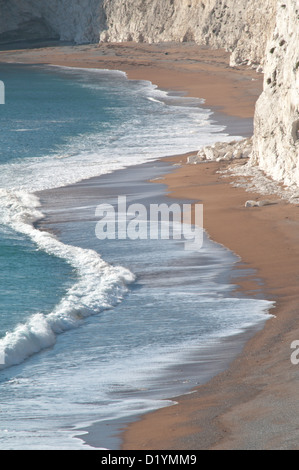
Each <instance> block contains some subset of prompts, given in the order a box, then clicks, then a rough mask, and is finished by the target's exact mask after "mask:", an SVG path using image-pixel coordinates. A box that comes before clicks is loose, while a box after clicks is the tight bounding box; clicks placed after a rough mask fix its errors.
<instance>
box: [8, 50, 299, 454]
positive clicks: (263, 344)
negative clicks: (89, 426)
mask: <svg viewBox="0 0 299 470" xmlns="http://www.w3.org/2000/svg"><path fill="white" fill-rule="evenodd" d="M111 46H112V47H111ZM105 47H106V49H107V50H109V49H111V50H112V49H113V45H110V47H109V45H106V46H105ZM117 47H120V48H121V49H123V48H128V47H129V46H128V45H123V46H119V45H118V46H117ZM164 47H166V45H163V47H162V46H160V48H159V46H156V45H152V46H149V45H142V46H141V45H137V46H136V49H137V50H138V49H141V51H142V53H141V52H139V54H141V58H140V61H139V63H138V60H137V57H136V56H134V58H133V59H134V61H135V71H134V70H133V68H134V67H133V66H132V63H131V64H129V65H130V66H128V62H127V64H126V63H125V62H126V61H125V60H124V62H123V63H122V60H120V59H119V58H118V59H117V60H118V62H117V60H115V61H114V60H110V62H109V60H106V62H105V56H104V58H103V57H102V56H101V57H102V59H101V60H99V58H98V57H97V58H96V59H95V58H94V57H93V58H89V61H90V62H88V61H87V58H84V60H83V59H82V57H81V62H80V64H81V66H82V67H83V66H84V67H88V66H92V65H91V64H93V67H98V68H102V67H101V64H103V63H106V65H107V66H106V68H108V65H109V63H110V66H111V65H113V64H114V65H115V64H116V63H117V64H118V65H119V66H121V65H123V67H122V70H124V71H126V72H127V73H128V77H129V78H133V79H143V80H144V79H146V80H150V81H152V82H153V83H156V84H157V85H158V86H159V88H162V89H163V88H164V89H165V88H167V89H173V90H180V91H182V90H183V89H185V90H187V91H188V95H189V96H194V97H202V96H204V98H205V106H207V107H209V108H213V105H212V103H213V102H216V101H217V99H218V100H219V101H218V106H217V103H216V112H218V111H219V110H220V112H221V113H224V114H226V115H231V116H235V117H243V118H247V119H250V118H251V117H252V115H253V110H254V104H255V101H256V99H257V97H258V94H259V93H256V95H254V93H246V92H245V90H246V89H248V87H249V85H251V86H252V85H254V86H255V87H256V88H255V89H256V91H258V86H257V84H256V83H255V82H254V83H253V81H252V80H255V78H253V77H254V76H256V72H253V71H248V70H247V69H244V70H241V71H239V69H238V70H237V71H236V70H234V69H230V68H229V67H228V66H227V63H225V65H223V62H222V61H223V56H222V55H221V51H220V52H219V51H208V50H203V52H202V54H203V55H205V59H204V60H203V63H202V64H201V66H202V69H204V70H202V71H201V72H199V71H198V70H196V65H195V64H194V63H193V62H192V67H191V65H190V64H189V63H188V64H186V63H185V62H184V64H183V65H184V68H185V70H184V72H183V71H182V70H177V69H176V67H178V64H175V65H173V64H172V65H171V66H170V64H169V62H168V60H169V59H167V62H168V63H167V66H166V65H165V64H164V69H163V70H162V73H161V74H160V76H159V77H158V75H157V69H158V68H159V67H161V68H162V66H161V62H162V59H161V60H160V59H157V61H156V63H155V64H154V66H153V67H152V70H151V73H150V72H149V69H150V66H149V64H148V63H147V64H144V61H145V59H144V54H148V50H149V49H150V48H151V49H154V50H158V52H157V54H162V53H161V50H163V48H164ZM196 47H197V49H198V50H199V48H198V46H192V47H191V46H190V48H191V49H192V53H194V51H195V49H194V48H196ZM130 48H131V49H133V46H132V45H130ZM167 48H168V49H169V46H168V45H167ZM174 48H175V50H176V52H173V54H177V55H178V56H179V55H180V54H182V53H181V52H178V50H179V49H180V46H179V45H175V46H174ZM53 49H55V48H53ZM87 49H88V48H87ZM77 50H78V49H77ZM91 50H92V51H94V50H95V47H94V46H92V47H91ZM80 51H81V52H82V51H85V52H84V54H85V55H86V56H87V54H86V47H83V46H82V47H81V49H80ZM102 51H103V50H102ZM60 52H61V51H60ZM114 52H115V49H114ZM185 52H186V49H184V54H182V55H183V59H182V60H183V61H184V60H185V59H184V57H185ZM32 54H33V55H32ZM38 54H39V58H38ZM38 54H37V53H34V51H29V52H28V51H25V54H23V56H22V53H20V52H17V53H16V54H15V60H18V59H20V56H22V57H23V58H24V55H25V56H26V57H25V59H26V60H28V62H27V63H31V64H32V63H42V62H41V61H42V60H44V63H50V61H51V60H52V61H54V62H56V65H60V64H59V63H58V62H57V60H58V61H62V60H64V63H63V65H69V66H79V65H78V64H79V61H80V54H79V53H78V56H79V57H75V56H73V57H70V58H69V62H68V63H66V61H67V60H66V59H67V58H66V57H65V56H64V58H63V57H62V56H61V57H60V58H59V57H57V50H56V53H53V51H52V58H51V51H50V54H49V51H47V54H46V55H47V61H45V57H44V56H43V51H41V50H39V51H38ZM63 54H66V53H65V52H64V53H63ZM209 54H210V56H213V57H214V56H215V57H217V60H218V62H217V60H216V62H217V65H215V64H212V65H211V64H210V63H208V64H207V63H206V62H205V60H207V57H208V55H209ZM225 54H227V53H225ZM10 55H11V51H10ZM58 55H59V54H58ZM171 55H172V54H171ZM227 56H228V54H227ZM167 57H168V56H167ZM3 58H4V61H7V60H5V53H4V54H3V53H0V60H2V59H3ZM106 59H107V57H106ZM125 59H126V60H127V57H125ZM133 59H132V58H131V61H133ZM164 59H165V57H164ZM26 60H25V63H26ZM147 60H148V61H149V59H147ZM176 60H178V59H176ZM29 61H31V62H29ZM39 61H40V62H39ZM224 62H225V61H224ZM75 64H76V65H75ZM221 64H222V65H221ZM126 65H127V70H126ZM180 65H181V66H182V63H180ZM171 67H172V68H171ZM221 67H222V68H221ZM220 69H221V71H220ZM165 70H167V73H165ZM170 70H172V71H173V74H172V75H171V77H169V71H170ZM174 72H175V73H174ZM217 72H218V73H217ZM151 74H152V75H155V76H156V77H157V79H153V80H151V76H152V75H151ZM198 74H200V77H201V79H202V80H203V81H204V77H205V80H206V81H208V83H206V85H205V86H202V85H201V86H198V81H199V78H198ZM145 75H146V77H145ZM183 77H184V79H183ZM187 77H188V79H187ZM207 77H208V78H209V79H210V82H209V80H208V79H207ZM225 77H226V78H225ZM228 77H230V78H228ZM241 77H242V78H241ZM245 77H250V78H247V79H246V78H245ZM212 78H213V80H214V81H213V85H212V84H211V83H212V80H211V79H212ZM256 78H257V77H256ZM172 80H173V82H172ZM188 80H189V81H188ZM226 80H227V82H226ZM216 84H217V87H218V88H219V89H220V92H219V91H218V93H215V89H216V88H215V87H216ZM166 85H167V87H166ZM172 85H173V86H172ZM182 85H184V88H181V87H182ZM238 85H239V87H238ZM260 85H261V84H260ZM235 87H236V88H237V89H238V91H237V92H236V91H235ZM195 90H197V92H196V91H195ZM204 90H205V91H206V94H204ZM197 93H200V94H201V93H202V95H201V96H197ZM240 96H241V97H243V99H242V100H240ZM213 100H214V101H213ZM169 161H172V162H173V163H180V162H181V161H182V166H181V167H180V168H179V169H176V170H175V171H174V172H172V173H170V174H169V175H168V176H167V177H166V178H165V179H164V180H163V183H166V184H167V185H168V190H169V197H175V198H177V199H182V200H183V199H189V200H190V199H192V200H200V201H201V202H203V203H204V207H205V214H206V215H205V229H206V230H207V232H208V234H209V236H210V238H211V239H212V240H215V241H216V242H217V243H220V244H223V245H224V246H226V247H227V248H228V249H230V250H231V251H233V252H234V253H236V254H237V255H238V256H240V257H241V259H242V262H243V263H244V265H246V266H247V267H248V268H250V269H251V268H252V269H254V270H255V271H256V270H257V275H258V277H259V278H261V279H262V280H263V281H264V291H265V292H266V295H267V298H268V299H269V300H275V301H276V302H277V306H276V308H275V311H274V314H275V315H276V317H275V318H273V319H270V320H268V322H267V326H266V327H265V328H264V329H263V330H262V331H260V332H258V333H256V334H255V335H254V337H253V338H252V339H250V340H249V342H247V343H246V345H245V347H244V349H243V352H242V353H241V354H240V355H239V356H238V357H237V358H236V359H235V360H234V361H233V363H232V364H231V365H230V367H229V368H228V369H227V370H225V371H224V372H222V373H221V374H219V375H218V376H216V377H215V378H213V379H212V380H211V381H209V382H208V383H207V384H205V385H203V386H200V387H199V388H197V389H196V390H195V391H194V393H193V394H192V395H184V396H182V397H180V398H179V399H178V400H177V401H178V405H176V406H175V407H168V408H163V409H162V410H159V411H155V412H153V413H149V414H147V415H145V416H144V417H143V418H141V420H140V421H137V422H135V423H133V424H130V425H129V426H128V427H127V428H126V429H125V430H124V432H123V433H122V436H123V446H122V448H123V449H132V450H133V449H134V450H136V449H151V450H153V449H155V450H159V449H169V450H171V449H266V448H267V449H270V448H272V449H273V448H274V449H277V448H279V449H280V448H285V446H287V448H294V449H295V448H298V446H299V445H298V443H297V442H298V439H297V435H298V431H297V422H296V416H295V413H294V411H293V410H294V408H295V409H296V406H297V400H296V389H297V385H298V378H297V374H296V370H297V369H296V367H295V366H293V365H292V364H291V362H290V354H291V350H290V344H291V342H292V341H293V340H296V339H298V338H299V328H298V327H297V325H296V311H297V305H298V300H299V299H298V293H297V290H298V289H297V285H296V279H297V278H298V276H299V272H298V271H299V268H297V266H298V261H299V249H298V244H297V239H298V236H297V229H298V226H299V215H298V208H297V206H291V205H290V204H287V203H285V202H284V201H280V202H279V203H278V204H276V205H273V206H267V207H262V208H251V209H248V208H245V207H244V204H245V201H246V200H248V199H254V198H258V197H259V195H258V194H257V193H252V192H251V193H248V192H246V191H245V190H244V189H241V188H234V187H233V186H232V185H230V183H231V182H232V181H233V178H232V177H229V178H222V177H221V176H220V175H219V174H218V173H217V171H219V170H221V169H224V168H226V166H227V164H224V163H217V164H216V163H204V164H201V165H197V166H189V165H186V164H185V157H184V158H183V157H181V156H179V157H175V158H174V157H169ZM276 199H277V197H276ZM247 288H248V289H250V290H251V291H253V292H254V291H255V290H256V283H255V280H254V279H252V280H251V282H250V283H249V285H247ZM249 417H250V418H249ZM286 436H287V437H286Z"/></svg>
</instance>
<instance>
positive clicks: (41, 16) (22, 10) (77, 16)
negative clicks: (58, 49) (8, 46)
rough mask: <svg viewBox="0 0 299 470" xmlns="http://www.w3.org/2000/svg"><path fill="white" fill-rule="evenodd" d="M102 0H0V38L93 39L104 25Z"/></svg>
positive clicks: (2, 39)
mask: <svg viewBox="0 0 299 470" xmlns="http://www.w3.org/2000/svg"><path fill="white" fill-rule="evenodd" d="M102 4H103V2H102V0H51V1H47V0H22V1H20V0H0V42H2V43H3V42H9V41H20V40H21V41H23V40H25V41H26V40H31V39H60V40H62V41H74V42H77V43H85V42H86V43H87V42H97V41H98V39H99V33H100V31H102V30H103V29H104V28H105V27H106V16H105V12H104V10H103V7H102Z"/></svg>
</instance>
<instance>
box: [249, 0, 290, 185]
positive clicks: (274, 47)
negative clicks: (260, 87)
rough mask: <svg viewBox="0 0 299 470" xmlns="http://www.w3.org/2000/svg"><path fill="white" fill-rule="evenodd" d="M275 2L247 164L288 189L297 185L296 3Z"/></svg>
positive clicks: (287, 1)
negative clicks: (272, 30) (262, 84)
mask: <svg viewBox="0 0 299 470" xmlns="http://www.w3.org/2000/svg"><path fill="white" fill-rule="evenodd" d="M278 3H279V7H278V11H277V20H276V27H275V30H274V33H273V36H272V39H271V41H270V42H269V43H268V46H267V55H266V64H265V77H264V91H263V93H262V95H261V97H260V98H259V100H258V102H257V106H256V113H255V132H254V141H253V145H254V148H253V155H252V158H251V161H250V163H251V164H252V165H259V167H260V168H261V169H262V170H264V171H265V173H266V174H268V175H270V176H271V177H272V178H273V179H275V180H277V181H281V182H283V183H284V184H286V185H288V186H289V185H292V184H296V185H299V0H286V1H285V2H284V1H283V0H282V1H279V2H278Z"/></svg>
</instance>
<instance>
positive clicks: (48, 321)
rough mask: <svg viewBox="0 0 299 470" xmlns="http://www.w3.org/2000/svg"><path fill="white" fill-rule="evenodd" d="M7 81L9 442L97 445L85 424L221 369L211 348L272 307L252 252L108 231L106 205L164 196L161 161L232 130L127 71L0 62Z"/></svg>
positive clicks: (1, 245)
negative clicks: (240, 272) (251, 288)
mask: <svg viewBox="0 0 299 470" xmlns="http://www.w3.org/2000/svg"><path fill="white" fill-rule="evenodd" d="M0 79H2V80H3V81H5V84H6V95H7V99H6V103H7V104H6V105H5V107H2V108H1V133H0V163H1V167H0V169H1V172H0V202H1V206H0V222H1V240H0V256H1V267H2V272H1V280H2V282H1V287H2V289H1V294H0V295H1V297H0V298H1V312H0V357H1V354H2V357H3V364H2V366H0V367H2V369H3V370H2V372H0V394H1V404H2V410H1V411H2V412H1V425H0V428H1V429H0V436H1V441H0V442H1V443H0V447H1V448H3V449H30V448H45V449H46V448H52V449H53V448H59V449H61V448H83V446H85V447H87V448H88V445H86V444H84V443H83V441H82V440H81V439H78V438H75V437H74V436H75V434H76V433H77V432H78V431H77V430H78V429H82V428H85V427H86V426H89V425H90V424H92V423H95V422H96V423H99V422H106V421H107V420H112V421H114V420H121V419H124V418H125V419H130V417H131V416H135V415H136V414H139V413H142V412H145V411H149V410H152V409H156V408H159V407H161V406H165V404H166V402H165V401H162V399H165V398H171V397H173V396H175V395H177V394H178V393H181V392H184V391H187V390H190V389H191V388H192V386H194V385H196V384H197V383H198V382H200V381H201V380H205V379H206V378H207V377H208V376H209V375H210V374H211V369H212V370H213V371H215V370H216V369H217V367H215V366H214V365H213V366H211V367H210V368H209V370H207V366H206V365H207V363H209V362H211V360H210V361H209V360H207V356H209V354H208V353H207V351H208V350H210V351H211V350H213V349H214V348H215V345H218V346H219V344H220V342H221V340H222V339H223V338H226V337H228V336H231V335H238V334H239V333H240V332H242V331H244V329H245V330H246V328H248V327H252V326H258V325H262V324H263V322H264V321H265V320H266V318H267V316H266V315H265V313H267V311H268V309H269V308H270V306H271V304H270V302H267V301H264V300H261V299H247V298H244V297H243V298H240V297H239V298H238V297H237V296H236V295H235V293H234V286H233V285H232V282H231V273H232V268H233V267H234V265H235V264H236V263H238V261H239V260H238V259H237V258H236V257H235V256H234V255H233V254H232V253H230V252H229V251H228V250H226V249H224V248H223V247H220V246H219V245H216V244H215V243H212V242H211V241H210V240H208V238H207V237H205V243H204V246H203V248H202V249H201V250H200V251H199V252H187V251H186V250H185V249H184V241H183V240H161V239H159V240H149V239H147V240H137V241H132V240H130V239H124V240H102V241H100V240H98V239H97V237H96V235H95V227H96V223H97V218H96V216H95V209H96V206H97V205H98V204H99V203H103V202H106V203H109V204H115V203H116V201H117V196H119V195H121V194H122V195H125V196H127V198H128V202H129V203H133V202H135V203H142V204H144V205H145V207H149V205H150V204H152V203H156V202H161V201H164V202H165V199H163V198H164V194H165V188H164V186H163V184H155V185H153V184H149V183H145V180H146V178H148V177H149V176H152V177H156V176H159V175H161V174H163V172H165V171H169V166H168V165H165V166H163V164H158V163H157V164H156V163H154V162H155V160H156V159H157V158H158V157H162V156H165V155H170V154H173V153H176V154H177V153H184V152H187V151H190V150H192V149H197V148H199V147H200V146H201V145H205V144H208V143H212V142H214V141H216V140H219V139H220V137H221V139H228V140H230V139H231V137H229V136H228V135H226V134H225V129H224V128H223V127H221V126H219V125H215V124H213V122H212V121H211V114H210V113H209V112H208V111H207V110H202V109H201V108H200V100H189V99H186V98H183V97H180V96H169V95H167V94H166V93H164V92H161V91H159V90H157V89H156V88H155V87H154V86H153V85H152V84H151V83H149V82H138V81H128V80H127V79H126V76H125V74H123V73H122V72H107V71H97V70H90V71H86V70H79V69H68V68H58V67H57V68H56V67H47V68H43V67H26V66H10V65H7V66H2V65H1V66H0ZM220 134H221V135H220ZM145 162H153V163H151V164H149V163H147V164H146V165H144V166H140V164H142V163H145ZM136 165H137V166H136ZM138 165H139V166H138ZM128 167H132V168H131V171H129V170H125V171H119V170H121V169H124V168H128ZM98 175H102V177H101V178H95V177H96V176H98ZM90 178H91V179H90ZM80 181H82V182H80ZM75 183H76V184H75ZM70 185H71V186H70ZM55 188H56V189H55ZM58 188H59V189H58ZM36 191H39V192H38V194H34V192H36ZM40 219H41V222H39V223H38V225H36V222H37V221H38V220H40ZM45 229H46V230H48V231H49V232H48V231H45ZM207 348H208V349H207ZM209 348H211V349H209ZM200 351H202V358H205V359H204V360H202V369H200V368H199V369H198V368H196V369H194V364H195V365H196V364H200V360H199V358H200V354H199V353H200ZM203 351H204V353H203ZM211 357H212V355H210V358H211ZM217 357H218V362H219V355H218V354H217ZM215 361H216V359H215ZM212 362H214V359H213V361H212ZM188 364H189V365H191V366H192V367H189V366H187V365H188ZM173 366H176V367H175V370H176V372H175V373H174V372H173ZM178 367H179V368H180V367H181V368H182V370H183V372H182V373H178ZM196 367H197V366H196ZM102 442H103V443H102ZM106 442H107V437H106V436H103V441H101V436H100V438H99V441H98V446H99V447H101V446H104V445H105V443H106Z"/></svg>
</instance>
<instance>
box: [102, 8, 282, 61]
mask: <svg viewBox="0 0 299 470" xmlns="http://www.w3.org/2000/svg"><path fill="white" fill-rule="evenodd" d="M104 8H105V11H106V15H107V30H105V31H103V32H102V34H101V40H103V41H112V42H113V41H132V40H133V41H136V42H143V41H146V42H161V41H162V42H165V41H176V42H184V41H195V42H197V43H198V44H202V45H207V46H210V47H214V48H218V47H221V48H225V49H227V50H228V51H231V52H232V56H231V63H232V64H235V63H242V62H246V63H250V64H255V65H258V64H260V63H261V62H263V58H264V55H265V47H266V43H267V41H268V39H269V38H270V36H271V33H272V31H273V28H274V23H275V13H276V0H264V1H263V2H261V1H259V0H238V1H236V0H162V1H161V0H113V1H112V0H104Z"/></svg>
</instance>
